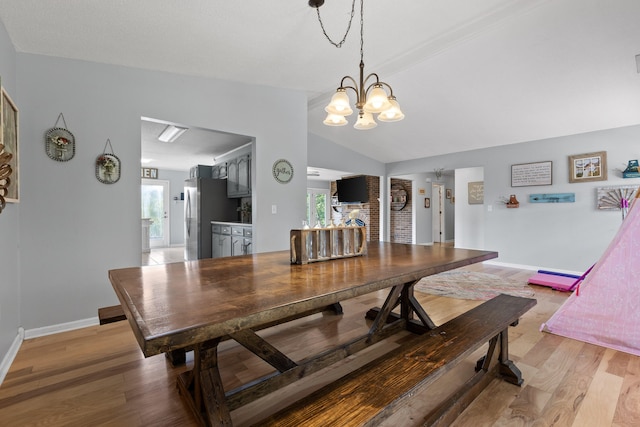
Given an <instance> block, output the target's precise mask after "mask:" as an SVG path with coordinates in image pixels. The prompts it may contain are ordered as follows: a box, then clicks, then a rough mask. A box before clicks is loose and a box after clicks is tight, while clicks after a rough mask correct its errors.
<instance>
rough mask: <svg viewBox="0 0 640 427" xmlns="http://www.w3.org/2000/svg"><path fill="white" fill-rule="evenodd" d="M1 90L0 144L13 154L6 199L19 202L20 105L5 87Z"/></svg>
mask: <svg viewBox="0 0 640 427" xmlns="http://www.w3.org/2000/svg"><path fill="white" fill-rule="evenodd" d="M0 92H1V93H2V99H1V102H0V144H2V145H4V152H5V153H8V154H11V159H10V160H9V161H8V165H9V166H10V167H11V170H12V173H11V176H10V177H9V184H8V185H7V189H6V193H7V194H6V196H5V197H4V199H5V201H7V202H13V203H17V202H18V201H19V200H20V174H19V165H20V162H19V156H18V154H19V146H18V143H19V138H18V123H19V121H18V107H16V104H14V103H13V101H12V100H11V97H9V94H8V93H7V91H6V90H4V88H2V89H1V90H0Z"/></svg>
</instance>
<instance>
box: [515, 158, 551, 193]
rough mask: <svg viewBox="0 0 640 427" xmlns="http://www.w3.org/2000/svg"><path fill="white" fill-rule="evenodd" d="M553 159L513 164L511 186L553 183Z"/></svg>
mask: <svg viewBox="0 0 640 427" xmlns="http://www.w3.org/2000/svg"><path fill="white" fill-rule="evenodd" d="M552 165H553V163H552V162H551V161H545V162H536V163H521V164H517V165H511V186H512V187H531V186H536V185H551V184H552V182H551V169H552Z"/></svg>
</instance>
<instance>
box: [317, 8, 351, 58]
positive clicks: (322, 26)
mask: <svg viewBox="0 0 640 427" xmlns="http://www.w3.org/2000/svg"><path fill="white" fill-rule="evenodd" d="M360 6H361V8H362V0H360ZM355 8H356V0H353V3H351V16H350V17H349V24H348V25H347V31H345V33H344V36H343V37H342V40H340V41H339V42H334V41H333V40H332V39H331V37H329V34H327V30H325V28H324V23H323V22H322V18H321V17H320V8H319V7H316V13H317V14H318V21H319V22H320V28H322V32H323V33H324V36H325V37H326V38H327V40H329V43H331V44H332V45H334V46H335V47H337V48H341V47H342V45H343V44H344V42H345V40H346V39H347V36H348V35H349V31H350V30H351V22H353V16H354V15H355ZM360 35H361V36H362V14H361V15H360ZM360 55H361V56H362V37H361V38H360Z"/></svg>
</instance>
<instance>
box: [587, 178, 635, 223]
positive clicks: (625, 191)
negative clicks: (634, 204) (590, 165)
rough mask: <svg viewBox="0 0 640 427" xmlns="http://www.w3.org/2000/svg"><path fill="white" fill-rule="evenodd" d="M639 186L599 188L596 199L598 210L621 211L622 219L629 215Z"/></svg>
mask: <svg viewBox="0 0 640 427" xmlns="http://www.w3.org/2000/svg"><path fill="white" fill-rule="evenodd" d="M638 188H640V186H638V185H621V186H614V187H598V188H597V189H596V197H597V203H598V209H601V210H620V211H622V219H624V218H625V216H626V215H627V211H628V210H629V206H630V205H631V201H632V200H633V199H634V198H635V197H636V194H637V192H638Z"/></svg>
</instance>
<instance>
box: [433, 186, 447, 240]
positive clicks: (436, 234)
mask: <svg viewBox="0 0 640 427" xmlns="http://www.w3.org/2000/svg"><path fill="white" fill-rule="evenodd" d="M443 193H444V187H443V185H442V184H433V186H432V192H431V196H432V197H431V198H432V199H433V201H432V203H433V205H432V208H433V217H432V224H433V243H443V242H444V212H443V210H444V206H443V203H444V202H443V199H444V197H443Z"/></svg>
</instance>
